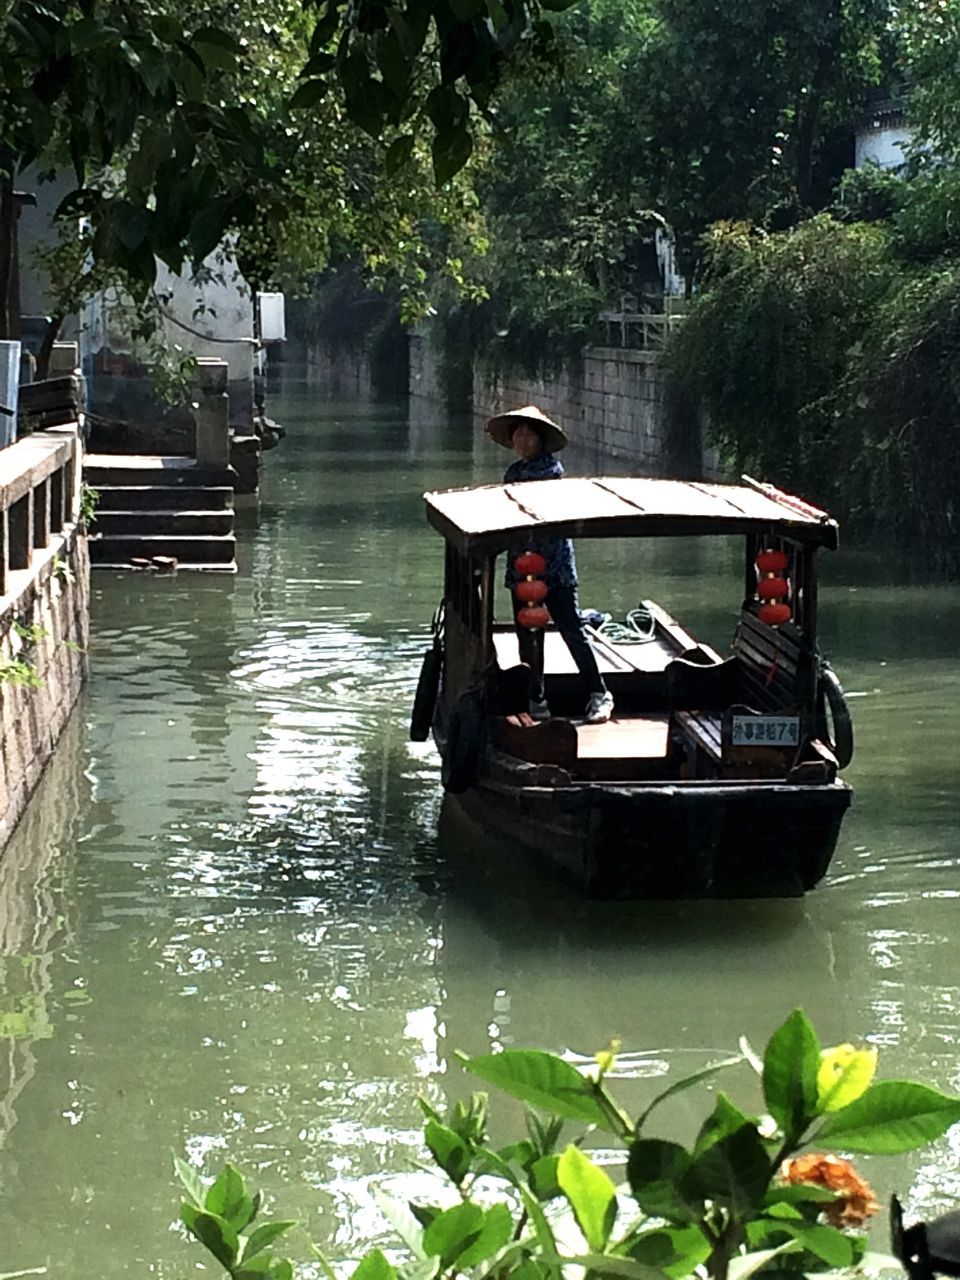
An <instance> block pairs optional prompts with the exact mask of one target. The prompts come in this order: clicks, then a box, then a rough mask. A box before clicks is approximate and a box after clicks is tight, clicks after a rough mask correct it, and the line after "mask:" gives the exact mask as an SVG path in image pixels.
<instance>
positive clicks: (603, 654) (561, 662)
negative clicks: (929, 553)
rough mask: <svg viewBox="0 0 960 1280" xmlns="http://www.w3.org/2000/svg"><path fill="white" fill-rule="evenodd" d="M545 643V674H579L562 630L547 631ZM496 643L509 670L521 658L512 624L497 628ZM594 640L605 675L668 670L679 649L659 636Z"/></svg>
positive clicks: (494, 638) (495, 633) (500, 659)
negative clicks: (638, 639) (632, 640)
mask: <svg viewBox="0 0 960 1280" xmlns="http://www.w3.org/2000/svg"><path fill="white" fill-rule="evenodd" d="M543 642H544V643H543V667H544V675H546V676H572V675H576V672H577V667H576V663H575V662H574V661H573V658H572V657H571V655H570V650H569V649H568V648H567V646H566V645H565V644H564V642H563V637H562V636H561V635H560V632H559V631H547V632H545V634H544V637H543ZM493 643H494V648H495V649H496V653H497V662H498V664H499V665H500V667H501V669H502V670H506V669H507V668H508V667H515V666H516V665H517V663H518V662H519V661H520V649H519V646H518V644H517V635H516V632H515V631H514V630H513V628H512V627H511V628H510V630H509V631H506V630H504V631H495V632H494V636H493ZM591 643H592V644H593V648H594V652H595V653H596V655H597V665H598V666H599V668H600V674H601V675H605V676H607V675H618V674H629V673H630V672H632V671H640V672H644V673H646V674H653V673H655V672H658V671H663V670H665V669H666V666H667V663H668V662H671V661H672V660H673V659H674V658H675V657H676V656H677V650H676V648H674V647H672V646H671V645H670V644H669V643H668V642H667V641H666V640H665V639H663V637H661V636H659V635H658V636H655V637H654V638H653V639H652V640H648V641H646V642H644V643H643V644H617V645H613V644H611V643H610V642H609V641H608V640H604V639H603V638H602V637H601V636H597V635H596V634H593V635H591Z"/></svg>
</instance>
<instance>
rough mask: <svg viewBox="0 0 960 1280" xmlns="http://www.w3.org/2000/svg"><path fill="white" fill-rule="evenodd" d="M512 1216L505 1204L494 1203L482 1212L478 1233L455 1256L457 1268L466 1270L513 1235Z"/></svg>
mask: <svg viewBox="0 0 960 1280" xmlns="http://www.w3.org/2000/svg"><path fill="white" fill-rule="evenodd" d="M513 1231H514V1227H513V1216H512V1214H511V1213H510V1210H509V1209H508V1208H507V1206H506V1205H505V1204H495V1205H494V1206H493V1207H492V1208H491V1209H488V1210H487V1212H486V1213H485V1214H484V1218H483V1226H482V1228H481V1230H480V1234H479V1235H478V1236H477V1238H476V1239H475V1240H474V1242H473V1244H471V1245H470V1246H469V1247H468V1248H467V1249H464V1251H463V1253H461V1254H460V1255H459V1257H458V1258H457V1270H458V1271H466V1270H467V1268H468V1267H475V1266H477V1265H478V1264H479V1263H481V1262H485V1261H486V1260H487V1258H491V1257H493V1255H494V1254H495V1253H497V1252H498V1251H499V1250H500V1249H502V1248H503V1247H504V1245H505V1244H506V1243H507V1242H508V1241H509V1240H510V1238H511V1237H512V1235H513Z"/></svg>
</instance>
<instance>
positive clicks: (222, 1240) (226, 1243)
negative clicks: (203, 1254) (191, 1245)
mask: <svg viewBox="0 0 960 1280" xmlns="http://www.w3.org/2000/svg"><path fill="white" fill-rule="evenodd" d="M180 1218H181V1221H182V1222H183V1225H184V1226H185V1227H186V1228H187V1230H188V1231H189V1232H190V1234H191V1235H192V1236H195V1237H196V1238H197V1239H198V1240H199V1241H200V1243H201V1244H202V1245H203V1246H204V1248H205V1249H207V1250H209V1252H210V1253H212V1254H213V1256H214V1257H215V1258H216V1260H217V1261H218V1262H219V1263H220V1264H221V1265H222V1266H224V1267H226V1268H227V1270H228V1271H230V1270H232V1269H233V1267H234V1265H235V1264H236V1261H237V1253H238V1251H239V1248H240V1240H239V1237H238V1235H237V1233H236V1231H234V1229H233V1227H231V1225H230V1223H229V1222H225V1221H224V1219H223V1218H220V1217H218V1216H217V1215H216V1214H215V1213H208V1212H206V1211H204V1210H201V1209H198V1208H197V1207H196V1205H192V1204H183V1205H181V1206H180Z"/></svg>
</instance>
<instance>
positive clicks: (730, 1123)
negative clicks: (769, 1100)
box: [693, 1093, 755, 1157]
mask: <svg viewBox="0 0 960 1280" xmlns="http://www.w3.org/2000/svg"><path fill="white" fill-rule="evenodd" d="M745 1124H754V1127H755V1122H753V1121H751V1119H750V1117H749V1116H746V1115H744V1114H743V1112H742V1111H741V1110H740V1108H739V1107H736V1106H734V1104H733V1103H732V1102H731V1101H730V1099H729V1098H728V1097H727V1095H726V1094H725V1093H718V1094H717V1101H716V1104H715V1105H714V1108H713V1111H712V1113H711V1114H710V1115H709V1116H707V1118H706V1120H704V1122H703V1125H702V1126H701V1129H700V1132H699V1134H698V1135H697V1141H696V1145H695V1146H694V1148H693V1154H694V1157H697V1156H699V1155H700V1154H702V1152H704V1151H706V1149H707V1148H708V1147H711V1146H713V1144H714V1143H715V1142H719V1141H720V1140H721V1138H726V1137H729V1135H730V1134H731V1133H736V1132H737V1130H738V1129H742V1128H743V1126H744V1125H745Z"/></svg>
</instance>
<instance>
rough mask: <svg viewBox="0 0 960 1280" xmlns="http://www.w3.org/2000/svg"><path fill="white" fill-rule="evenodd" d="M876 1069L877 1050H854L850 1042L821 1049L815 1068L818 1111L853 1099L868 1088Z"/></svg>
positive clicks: (837, 1108)
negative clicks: (818, 1062) (818, 1063)
mask: <svg viewBox="0 0 960 1280" xmlns="http://www.w3.org/2000/svg"><path fill="white" fill-rule="evenodd" d="M876 1070H877V1051H876V1049H855V1048H854V1047H853V1045H852V1044H838V1045H835V1046H834V1047H833V1048H832V1049H824V1050H823V1052H822V1053H821V1054H820V1066H819V1068H818V1069H817V1111H818V1112H819V1113H820V1114H821V1115H823V1114H824V1113H826V1112H829V1111H839V1110H840V1109H841V1107H847V1106H849V1105H850V1103H851V1102H856V1100H857V1099H858V1098H859V1097H862V1095H863V1094H865V1093H866V1091H867V1089H868V1088H869V1087H870V1082H871V1081H872V1080H873V1077H874V1074H875V1073H876Z"/></svg>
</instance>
